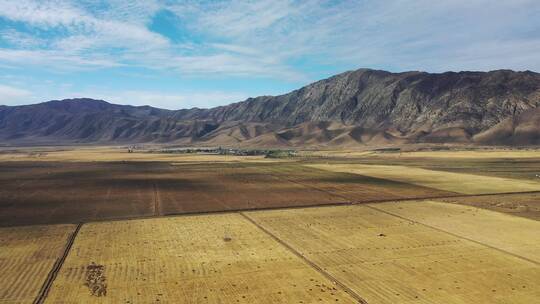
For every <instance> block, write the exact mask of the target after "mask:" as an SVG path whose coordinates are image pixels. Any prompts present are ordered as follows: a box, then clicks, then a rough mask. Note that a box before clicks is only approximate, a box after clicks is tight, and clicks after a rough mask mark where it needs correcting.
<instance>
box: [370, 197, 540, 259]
mask: <svg viewBox="0 0 540 304" xmlns="http://www.w3.org/2000/svg"><path fill="white" fill-rule="evenodd" d="M373 206H374V207H376V208H378V209H381V210H384V211H388V212H390V213H392V214H397V215H399V216H403V217H406V218H408V219H411V220H414V221H418V222H420V223H423V224H426V225H429V226H432V227H436V228H438V229H442V230H444V231H448V232H450V233H453V234H456V235H460V236H462V237H466V238H468V239H472V240H475V241H478V242H481V243H483V244H486V245H489V246H493V247H496V248H499V249H502V250H505V251H507V252H510V253H513V254H516V255H519V256H522V257H525V258H528V259H530V260H533V261H536V262H537V263H539V264H540V222H539V221H534V220H530V219H525V218H521V217H515V216H511V215H508V214H503V213H499V212H494V211H490V210H485V209H479V208H474V207H469V206H462V205H456V204H447V203H441V202H434V201H418V202H406V203H397V204H396V203H391V202H390V203H381V204H376V205H373Z"/></svg>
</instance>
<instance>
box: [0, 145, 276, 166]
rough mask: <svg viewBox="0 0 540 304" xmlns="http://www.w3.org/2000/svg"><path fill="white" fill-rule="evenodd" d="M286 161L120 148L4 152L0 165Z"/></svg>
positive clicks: (32, 149) (255, 157)
mask: <svg viewBox="0 0 540 304" xmlns="http://www.w3.org/2000/svg"><path fill="white" fill-rule="evenodd" d="M7 161H17V162H21V161H32V162H41V161H45V162H52V161H57V162H122V161H130V162H150V161H151V162H178V163H182V162H191V163H193V162H212V163H213V162H268V163H274V162H282V161H286V160H282V159H268V158H264V156H234V155H215V154H177V153H150V152H144V151H135V152H133V153H128V152H127V148H118V147H95V148H87V147H84V148H81V147H66V148H17V149H7V150H6V149H4V150H0V162H7Z"/></svg>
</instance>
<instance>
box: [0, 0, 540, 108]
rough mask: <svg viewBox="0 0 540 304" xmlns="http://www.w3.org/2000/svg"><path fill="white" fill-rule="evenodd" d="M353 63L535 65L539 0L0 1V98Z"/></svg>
mask: <svg viewBox="0 0 540 304" xmlns="http://www.w3.org/2000/svg"><path fill="white" fill-rule="evenodd" d="M361 67H367V68H376V69H384V70H389V71H395V72H398V71H407V70H422V71H429V72H442V71H448V70H453V71H460V70H484V71H485V70H494V69H502V68H507V69H514V70H533V71H536V72H539V71H540V1H538V0H512V1H493V0H489V1H488V0H467V1H465V0H446V1H443V0H441V1H433V0H429V1H428V0H384V1H382V0H363V1H362V0H358V1H352V0H349V1H322V0H305V1H292V0H291V1H286V0H261V1H204V0H202V1H201V0H200V1H157V0H156V1H153V0H144V1H139V0H130V1H118V0H109V1H100V0H78V1H75V0H73V1H63V0H54V1H45V0H41V1H30V0H0V104H6V105H17V104H28V103H36V102H41V101H46V100H51V99H63V98H72V97H91V98H100V99H105V100H107V101H111V102H115V103H121V104H133V105H143V104H149V105H153V106H158V107H164V108H169V109H179V108H189V107H195V106H196V107H212V106H217V105H223V104H228V103H231V102H236V101H241V100H243V99H245V98H247V97H250V96H259V95H277V94H282V93H286V92H288V91H291V90H293V89H296V88H299V87H301V86H303V85H305V84H308V83H310V82H312V81H315V80H318V79H322V78H325V77H328V76H331V75H333V74H336V73H339V72H343V71H346V70H352V69H357V68H361Z"/></svg>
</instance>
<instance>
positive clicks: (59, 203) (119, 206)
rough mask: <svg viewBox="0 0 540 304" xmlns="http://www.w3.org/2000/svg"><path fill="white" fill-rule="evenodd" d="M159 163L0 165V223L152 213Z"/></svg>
mask: <svg viewBox="0 0 540 304" xmlns="http://www.w3.org/2000/svg"><path fill="white" fill-rule="evenodd" d="M156 166H158V167H159V166H160V165H159V164H158V165H155V164H139V165H137V166H134V165H129V164H123V163H66V162H40V163H35V162H21V163H19V162H5V163H0V183H1V184H2V187H1V188H0V197H2V200H0V225H4V226H6V225H10V226H12V225H28V224H50V223H75V222H82V221H89V220H97V219H107V218H121V217H136V216H145V215H146V216H150V215H153V212H154V211H153V207H154V203H153V199H154V192H153V185H152V183H151V181H149V180H147V179H145V177H144V174H146V173H147V172H150V171H151V170H155V169H154V167H156Z"/></svg>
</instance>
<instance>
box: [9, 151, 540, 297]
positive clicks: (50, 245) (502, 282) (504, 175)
mask: <svg viewBox="0 0 540 304" xmlns="http://www.w3.org/2000/svg"><path fill="white" fill-rule="evenodd" d="M321 153H322V152H321ZM324 153H328V154H329V155H328V156H321V154H320V153H318V152H305V153H301V157H298V158H292V159H277V160H276V159H264V158H263V157H260V156H256V157H238V156H220V155H208V154H194V155H185V154H184V155H182V154H159V153H144V152H136V153H127V152H126V151H125V149H119V148H114V147H105V148H103V147H96V148H84V149H80V148H69V149H60V148H39V149H37V150H36V149H35V148H25V149H4V150H1V151H0V226H21V225H28V224H32V225H35V224H52V223H84V224H82V228H81V229H80V231H79V228H78V227H81V225H78V226H76V225H51V226H21V227H9V228H0V267H2V269H3V270H4V271H3V272H2V273H0V303H30V302H34V303H37V304H40V303H41V302H40V301H37V302H36V301H35V299H36V298H37V297H39V299H41V300H44V301H45V302H46V303H223V304H225V303H364V304H365V303H369V304H373V303H445V304H446V303H448V304H453V303H490V304H491V303H495V304H503V303H504V304H507V303H527V304H529V303H536V302H537V299H539V298H540V290H539V289H538V288H537V286H538V285H540V255H539V252H540V236H539V234H538V231H540V223H539V222H538V221H537V220H538V219H540V180H539V179H538V178H537V177H536V174H539V173H540V171H538V170H540V157H539V155H538V151H502V150H497V151H442V152H404V153H401V154H400V153H379V152H370V151H365V152H358V151H354V152H345V153H348V154H340V153H338V152H335V153H334V152H332V151H325V152H324ZM524 191H525V192H524ZM503 192H504V193H506V192H512V194H494V193H503ZM421 199H423V200H421ZM396 200H399V202H397V201H396ZM402 200H405V201H402ZM351 204H362V205H351ZM329 205H332V206H329ZM308 206H310V207H312V208H304V207H308ZM291 207H292V208H291ZM477 207H478V208H477ZM261 209H267V210H261ZM213 212H220V213H219V214H199V215H185V214H189V213H213ZM223 212H225V213H223ZM180 214H184V215H180ZM177 215H178V216H177ZM514 215H518V216H514ZM150 217H157V218H154V219H150ZM128 219H129V220H128ZM76 227H77V228H76ZM77 231H79V232H78V233H77ZM66 256H67V258H66ZM41 295H43V297H41Z"/></svg>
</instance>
